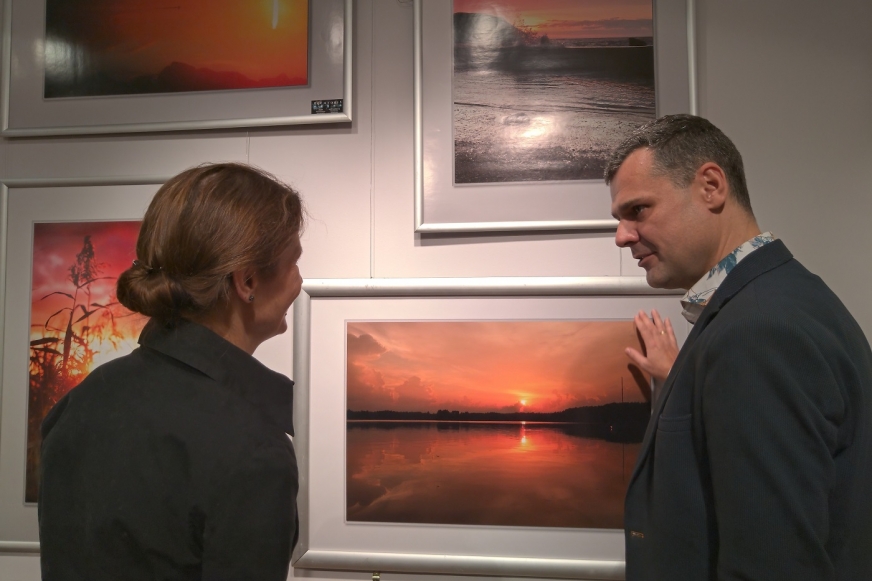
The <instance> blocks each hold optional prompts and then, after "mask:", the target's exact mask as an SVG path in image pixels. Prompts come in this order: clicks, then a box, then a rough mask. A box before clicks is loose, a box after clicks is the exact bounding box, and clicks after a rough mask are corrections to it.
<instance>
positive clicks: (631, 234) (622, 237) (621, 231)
mask: <svg viewBox="0 0 872 581" xmlns="http://www.w3.org/2000/svg"><path fill="white" fill-rule="evenodd" d="M638 241H639V234H638V233H637V232H636V229H635V228H633V227H632V226H631V225H629V224H627V222H625V221H624V220H621V221H619V222H618V229H617V231H616V232H615V244H617V245H618V246H620V247H621V248H625V247H627V246H629V245H630V244H633V243H635V242H638Z"/></svg>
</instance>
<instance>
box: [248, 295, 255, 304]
mask: <svg viewBox="0 0 872 581" xmlns="http://www.w3.org/2000/svg"><path fill="white" fill-rule="evenodd" d="M248 302H250V303H251V302H254V295H248Z"/></svg>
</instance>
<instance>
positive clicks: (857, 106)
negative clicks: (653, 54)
mask: <svg viewBox="0 0 872 581" xmlns="http://www.w3.org/2000/svg"><path fill="white" fill-rule="evenodd" d="M698 1H699V7H700V10H699V20H700V27H699V47H700V59H699V67H700V79H701V89H702V90H701V94H700V97H701V99H700V107H701V114H702V115H703V116H706V117H708V118H710V119H711V120H712V122H714V123H715V124H716V125H718V126H719V127H721V129H723V130H724V131H725V132H726V133H727V135H729V136H730V137H731V138H732V139H733V140H734V141H735V142H736V145H737V146H738V148H739V150H740V151H741V152H742V156H743V157H744V161H745V169H746V173H747V176H748V182H749V184H748V185H749V190H750V192H751V202H752V205H753V206H754V208H755V213H756V215H757V218H758V221H759V223H760V227H761V228H762V229H763V230H769V229H771V230H772V231H773V232H774V233H775V235H776V236H779V237H781V238H783V239H784V241H785V243H786V244H787V246H788V248H790V250H791V251H792V252H793V254H794V255H795V256H796V258H797V259H799V260H800V262H802V263H803V264H804V265H805V266H806V267H807V268H809V270H811V271H812V272H815V273H816V274H818V275H820V276H821V277H822V278H823V279H824V280H825V281H826V282H827V283H828V284H829V285H830V287H831V288H832V289H833V290H834V291H835V292H836V294H838V295H839V296H840V297H841V298H842V300H843V301H844V302H845V304H846V305H847V306H848V309H849V310H850V311H851V312H852V313H853V314H854V316H855V317H856V318H857V319H858V321H859V322H860V324H861V326H862V327H863V328H864V330H865V332H866V335H867V336H869V337H872V301H870V300H869V292H868V289H869V287H870V285H872V270H870V269H869V267H868V266H866V265H865V264H864V263H865V260H864V255H865V253H866V250H865V249H867V248H869V247H870V246H872V230H870V228H869V219H868V217H869V216H870V215H872V195H870V194H872V186H870V184H872V34H870V33H869V24H870V22H872V2H868V0H850V1H843V2H825V1H824V0H814V1H809V2H803V3H801V5H800V4H798V3H796V2H794V1H791V0H767V1H766V2H749V1H742V2H730V1H726V0H698Z"/></svg>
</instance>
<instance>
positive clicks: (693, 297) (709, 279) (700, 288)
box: [681, 232, 775, 324]
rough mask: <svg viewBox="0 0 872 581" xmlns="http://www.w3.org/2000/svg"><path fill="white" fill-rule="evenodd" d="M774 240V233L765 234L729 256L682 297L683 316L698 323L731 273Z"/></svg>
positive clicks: (752, 239)
mask: <svg viewBox="0 0 872 581" xmlns="http://www.w3.org/2000/svg"><path fill="white" fill-rule="evenodd" d="M774 240H775V236H773V235H772V232H763V233H762V234H758V235H757V236H754V237H753V238H751V239H750V240H748V241H747V242H745V243H744V244H742V245H741V246H739V247H738V248H736V249H735V250H733V251H732V252H730V253H729V254H727V255H726V256H725V257H724V258H723V259H721V261H720V262H718V263H717V264H716V265H715V266H714V268H712V269H711V270H710V271H708V273H706V275H705V276H703V277H702V279H700V281H699V282H697V283H696V284H695V285H693V286H692V287H691V288H690V290H688V291H687V294H685V295H684V297H682V299H681V306H682V307H683V308H684V310H683V311H682V313H681V314H682V316H683V317H684V318H685V319H687V320H688V322H690V323H691V324H693V323H696V321H697V319H699V316H700V314H702V311H703V309H705V307H706V305H708V303H709V299H711V297H712V295H714V294H715V291H716V290H718V287H720V286H721V283H722V282H724V279H726V278H727V275H728V274H730V271H731V270H733V268H735V267H736V265H737V264H739V262H741V261H742V260H743V259H745V258H746V257H747V256H748V255H749V254H751V253H752V252H754V251H755V250H757V249H758V248H760V247H761V246H765V245H766V244H769V243H770V242H772V241H774Z"/></svg>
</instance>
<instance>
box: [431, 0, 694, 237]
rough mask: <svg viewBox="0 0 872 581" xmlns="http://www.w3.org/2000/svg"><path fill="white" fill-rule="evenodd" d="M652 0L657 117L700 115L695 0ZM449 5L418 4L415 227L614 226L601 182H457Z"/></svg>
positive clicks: (443, 0) (439, 1) (443, 1)
mask: <svg viewBox="0 0 872 581" xmlns="http://www.w3.org/2000/svg"><path fill="white" fill-rule="evenodd" d="M653 2H654V37H655V41H654V50H655V77H656V79H655V87H656V104H657V106H656V115H657V116H658V117H659V116H661V115H665V114H672V113H692V114H695V113H696V73H695V69H696V63H695V40H694V37H695V31H694V9H695V0H653ZM451 4H452V3H451V0H428V1H427V2H424V1H423V0H415V4H414V9H415V15H414V19H415V40H414V64H415V69H414V75H415V76H414V144H415V145H414V146H415V150H414V164H415V175H414V198H415V217H414V228H415V232H417V233H419V234H429V233H460V232H501V231H502V232H505V231H548V230H599V231H602V230H613V229H614V228H616V226H617V222H616V221H615V220H614V219H612V218H611V216H610V211H609V189H608V186H606V185H605V184H604V182H603V180H579V181H564V182H553V181H552V182H516V183H488V184H463V185H460V186H458V185H455V184H454V175H453V172H454V168H453V162H454V143H453V120H452V107H453V99H452V62H453V58H452V48H451V39H452V30H451V22H452V21H451Z"/></svg>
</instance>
